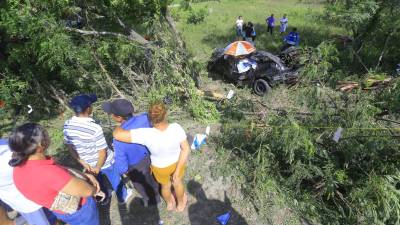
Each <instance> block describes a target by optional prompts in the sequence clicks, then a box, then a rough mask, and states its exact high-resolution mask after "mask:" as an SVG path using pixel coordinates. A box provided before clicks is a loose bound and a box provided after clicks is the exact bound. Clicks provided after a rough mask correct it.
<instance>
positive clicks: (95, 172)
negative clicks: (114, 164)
mask: <svg viewBox="0 0 400 225" xmlns="http://www.w3.org/2000/svg"><path fill="white" fill-rule="evenodd" d="M100 170H101V168H99V167H97V166H96V167H91V168H90V172H91V173H92V174H93V175H95V176H97V175H99V173H100Z"/></svg>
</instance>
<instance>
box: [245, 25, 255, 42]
mask: <svg viewBox="0 0 400 225" xmlns="http://www.w3.org/2000/svg"><path fill="white" fill-rule="evenodd" d="M244 32H245V34H246V39H245V40H246V41H248V42H250V43H251V44H253V45H255V40H256V31H255V29H254V25H253V23H252V22H248V23H247V25H246V26H245V30H244Z"/></svg>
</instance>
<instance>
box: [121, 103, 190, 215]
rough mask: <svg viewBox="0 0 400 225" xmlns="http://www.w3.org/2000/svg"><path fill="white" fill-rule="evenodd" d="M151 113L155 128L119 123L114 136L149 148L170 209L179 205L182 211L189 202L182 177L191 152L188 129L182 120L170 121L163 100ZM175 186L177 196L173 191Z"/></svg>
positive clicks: (155, 105) (179, 210)
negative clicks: (130, 126)
mask: <svg viewBox="0 0 400 225" xmlns="http://www.w3.org/2000/svg"><path fill="white" fill-rule="evenodd" d="M148 115H149V119H150V121H151V124H152V126H153V127H152V128H139V129H133V130H123V129H122V128H121V127H117V128H116V129H115V130H114V133H113V135H114V138H115V139H116V140H118V141H122V142H127V143H136V144H142V145H145V146H146V147H147V148H148V149H149V151H150V158H151V170H152V173H153V175H154V177H155V179H156V180H157V182H159V183H160V184H161V195H162V197H163V199H164V200H165V202H166V203H167V210H173V209H176V211H178V212H182V211H183V210H184V209H185V207H186V203H187V195H186V194H185V188H184V185H183V181H182V180H183V176H184V173H185V167H186V161H187V159H188V156H189V153H190V150H189V143H188V141H187V137H186V133H185V131H184V130H183V128H182V127H181V126H180V125H179V124H177V123H171V124H169V123H168V120H167V109H166V107H165V105H164V104H163V103H160V102H157V103H154V104H151V106H150V108H149V112H148ZM172 187H173V188H174V190H175V194H176V200H175V198H174V196H173V195H172V191H171V189H172ZM176 201H177V203H176Z"/></svg>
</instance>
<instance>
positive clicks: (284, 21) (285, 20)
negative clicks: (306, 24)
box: [280, 14, 289, 33]
mask: <svg viewBox="0 0 400 225" xmlns="http://www.w3.org/2000/svg"><path fill="white" fill-rule="evenodd" d="M280 22H281V30H280V31H281V33H285V32H286V29H287V26H288V22H289V20H288V18H287V17H286V14H284V15H283V17H282V18H281V19H280Z"/></svg>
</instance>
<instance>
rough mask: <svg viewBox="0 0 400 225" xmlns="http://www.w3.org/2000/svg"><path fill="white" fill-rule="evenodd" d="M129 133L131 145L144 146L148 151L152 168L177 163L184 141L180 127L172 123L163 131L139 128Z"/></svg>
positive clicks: (183, 132) (184, 135)
mask: <svg viewBox="0 0 400 225" xmlns="http://www.w3.org/2000/svg"><path fill="white" fill-rule="evenodd" d="M130 132H131V139H132V143H137V144H141V145H145V146H146V147H147V148H148V149H149V151H150V158H151V164H152V165H153V166H155V167H158V168H165V167H168V166H170V165H172V164H174V163H176V162H178V159H179V154H180V153H181V142H182V141H184V140H186V133H185V131H184V130H183V128H182V127H181V125H179V124H177V123H172V124H170V125H169V126H168V127H167V129H166V130H164V131H161V130H158V129H156V128H139V129H133V130H131V131H130Z"/></svg>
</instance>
